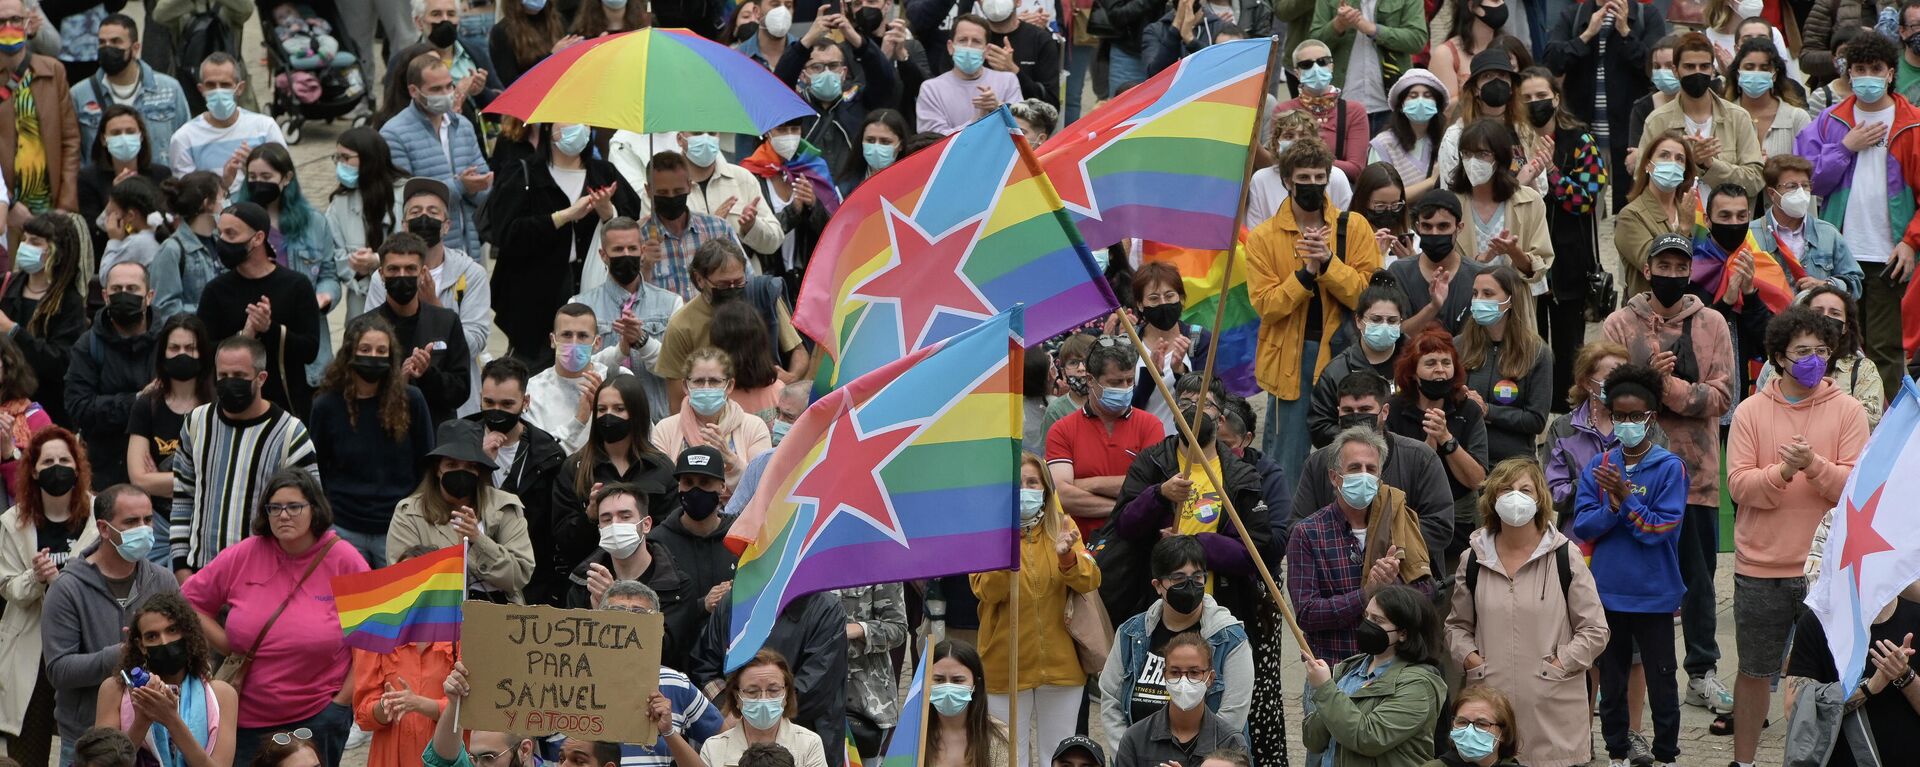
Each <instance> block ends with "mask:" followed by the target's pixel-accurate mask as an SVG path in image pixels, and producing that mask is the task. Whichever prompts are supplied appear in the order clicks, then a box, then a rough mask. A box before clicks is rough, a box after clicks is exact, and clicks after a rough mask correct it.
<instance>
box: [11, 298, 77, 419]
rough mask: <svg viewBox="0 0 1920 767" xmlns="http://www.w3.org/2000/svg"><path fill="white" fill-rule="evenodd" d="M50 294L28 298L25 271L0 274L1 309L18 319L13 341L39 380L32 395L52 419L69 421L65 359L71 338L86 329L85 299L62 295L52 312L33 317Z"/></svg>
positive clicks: (72, 340)
mask: <svg viewBox="0 0 1920 767" xmlns="http://www.w3.org/2000/svg"><path fill="white" fill-rule="evenodd" d="M51 297H52V296H51V295H49V296H44V297H41V298H28V297H27V275H26V273H25V272H9V273H7V275H6V276H5V277H4V278H0V312H5V313H6V315H7V317H8V318H9V319H11V320H13V321H14V322H15V323H17V325H16V327H15V328H14V331H13V344H14V345H15V346H18V347H20V352H21V353H22V354H24V355H26V358H27V366H28V367H31V368H33V377H34V378H35V379H36V380H37V381H38V383H39V387H38V388H37V389H35V390H34V392H33V399H34V400H35V401H37V402H39V403H40V407H42V408H45V409H46V411H47V417H48V418H51V419H53V422H54V423H69V421H68V420H67V360H68V358H69V354H70V353H71V352H72V350H73V342H74V341H76V340H79V338H80V334H81V333H84V332H86V330H87V309H86V301H85V300H84V299H82V298H81V297H80V294H79V293H77V292H76V293H74V294H72V295H68V296H64V297H62V299H61V300H60V302H59V304H60V305H59V308H58V309H55V310H54V311H53V314H52V315H51V316H48V317H45V318H41V319H35V318H34V316H33V313H34V312H35V311H36V310H38V309H39V308H40V304H41V302H43V301H46V300H47V299H49V298H51Z"/></svg>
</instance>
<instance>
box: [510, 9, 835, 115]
mask: <svg viewBox="0 0 1920 767" xmlns="http://www.w3.org/2000/svg"><path fill="white" fill-rule="evenodd" d="M486 111H488V112H493V113H497V114H503V115H510V116H513V117H518V118H520V119H522V120H525V121H527V122H530V123H585V124H587V125H592V126H595V127H600V128H616V129H624V130H630V131H634V132H636V133H661V132H666V131H716V132H720V133H747V134H753V135H759V134H763V133H766V132H767V131H769V130H772V129H773V128H774V127H775V126H777V125H779V124H781V123H784V122H786V121H788V120H792V119H794V118H796V117H805V116H808V115H811V114H813V108H812V107H809V106H807V103H806V102H805V101H801V100H800V96H799V94H796V93H794V90H793V88H792V87H790V86H788V85H787V84H785V83H782V82H780V80H779V79H778V78H776V77H774V76H773V73H772V72H768V71H767V70H766V69H765V68H763V67H761V66H760V65H759V64H758V63H757V62H755V61H754V60H753V59H750V58H747V57H746V56H744V55H741V54H740V53H738V52H736V51H734V50H733V49H731V48H728V47H726V46H724V45H720V44H719V43H715V42H713V41H711V40H708V39H706V38H703V37H701V36H699V35H696V34H694V33H692V32H689V31H687V30H685V29H640V30H635V31H632V32H623V33H620V34H617V35H606V36H603V37H599V38H596V39H593V40H588V41H586V42H582V43H578V44H575V45H573V46H571V47H569V48H567V49H566V50H563V51H561V52H559V53H556V54H553V55H552V56H548V57H547V58H546V59H545V60H543V61H541V62H540V63H539V64H536V65H534V67H533V68H532V69H529V70H527V71H526V72H525V73H523V74H521V75H520V79H518V80H515V81H514V82H513V84H512V85H510V86H508V87H507V90H506V92H504V93H501V94H500V95H499V96H498V97H497V98H495V99H494V100H493V102H492V103H491V104H488V105H487V110H486Z"/></svg>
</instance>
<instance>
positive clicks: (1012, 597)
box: [1007, 521, 1072, 767]
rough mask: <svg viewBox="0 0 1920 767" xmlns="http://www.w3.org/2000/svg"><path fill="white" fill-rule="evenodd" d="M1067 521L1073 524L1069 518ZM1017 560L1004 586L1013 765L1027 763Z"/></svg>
mask: <svg viewBox="0 0 1920 767" xmlns="http://www.w3.org/2000/svg"><path fill="white" fill-rule="evenodd" d="M1068 524H1072V522H1071V521H1069V522H1068ZM1019 562H1020V560H1018V559H1015V560H1014V568H1013V578H1012V579H1011V580H1009V581H1008V583H1009V584H1011V585H1009V586H1008V587H1007V588H1008V589H1010V591H1009V592H1008V593H1007V614H1008V616H1009V618H1008V620H1007V634H1008V636H1007V640H1008V647H1007V754H1008V755H1009V756H1010V757H1011V758H1010V759H1009V760H1008V761H1009V763H1011V764H1012V765H1014V766H1015V767H1018V766H1019V765H1022V764H1026V761H1025V760H1023V759H1021V758H1020V754H1021V752H1020V725H1019V724H1018V722H1019V721H1020V592H1022V591H1025V590H1026V589H1025V588H1023V586H1024V584H1022V583H1021V582H1020V573H1021V570H1020V566H1019Z"/></svg>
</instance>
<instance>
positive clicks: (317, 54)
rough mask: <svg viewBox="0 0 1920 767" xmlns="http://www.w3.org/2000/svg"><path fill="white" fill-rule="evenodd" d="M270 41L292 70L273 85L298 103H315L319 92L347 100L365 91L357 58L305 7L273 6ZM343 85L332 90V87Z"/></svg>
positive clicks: (329, 28)
mask: <svg viewBox="0 0 1920 767" xmlns="http://www.w3.org/2000/svg"><path fill="white" fill-rule="evenodd" d="M272 14H273V37H274V42H275V44H277V45H278V46H279V48H280V50H281V51H282V52H283V53H284V54H285V55H286V58H287V63H288V64H289V65H290V66H291V67H292V68H293V70H294V71H292V72H289V73H283V74H281V75H279V77H277V78H276V80H278V81H281V82H276V83H275V85H277V86H279V87H282V88H288V89H291V90H292V91H293V93H294V95H295V97H296V98H298V99H299V100H300V101H301V102H302V103H307V104H311V103H314V102H315V101H318V100H319V99H320V97H321V95H322V94H323V93H336V94H338V93H340V91H341V90H344V93H343V94H341V95H344V96H346V97H348V98H353V97H357V96H358V95H360V94H361V93H362V92H364V91H365V84H364V83H363V82H362V80H361V77H360V68H359V63H360V59H359V57H357V56H355V55H354V53H353V51H352V50H345V49H342V47H341V45H340V41H339V39H338V38H335V37H334V36H333V25H332V24H331V23H329V22H328V21H327V20H326V19H325V18H323V17H321V16H320V15H319V14H318V13H316V12H314V10H313V9H312V8H311V7H309V6H306V5H297V4H295V3H292V2H283V3H280V4H278V5H275V6H273V10H272ZM336 85H339V86H344V87H343V88H341V89H336V88H335V87H334V86H336Z"/></svg>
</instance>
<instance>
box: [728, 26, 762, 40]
mask: <svg viewBox="0 0 1920 767" xmlns="http://www.w3.org/2000/svg"><path fill="white" fill-rule="evenodd" d="M757 34H760V22H757V21H749V22H746V23H744V24H741V25H740V26H737V27H734V28H733V41H734V42H736V43H737V42H741V41H743V40H751V39H753V36H754V35H757Z"/></svg>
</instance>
